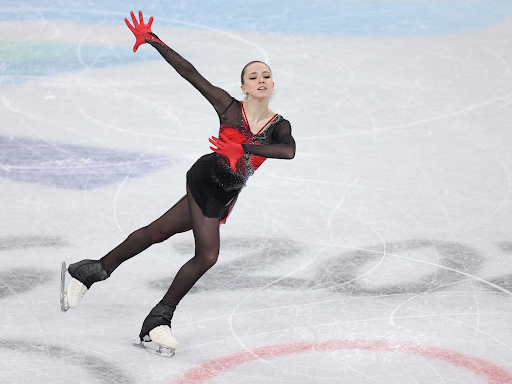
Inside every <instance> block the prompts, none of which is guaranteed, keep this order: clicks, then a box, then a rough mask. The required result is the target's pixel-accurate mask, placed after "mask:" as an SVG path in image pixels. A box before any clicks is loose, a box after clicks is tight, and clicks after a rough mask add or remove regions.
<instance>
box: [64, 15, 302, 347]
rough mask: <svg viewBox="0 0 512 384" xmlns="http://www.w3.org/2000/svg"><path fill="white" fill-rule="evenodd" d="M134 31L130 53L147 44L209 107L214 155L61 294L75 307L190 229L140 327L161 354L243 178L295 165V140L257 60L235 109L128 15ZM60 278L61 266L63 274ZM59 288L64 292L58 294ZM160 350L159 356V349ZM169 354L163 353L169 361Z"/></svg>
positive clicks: (77, 271) (84, 264) (172, 342)
mask: <svg viewBox="0 0 512 384" xmlns="http://www.w3.org/2000/svg"><path fill="white" fill-rule="evenodd" d="M131 17H132V20H133V24H134V25H133V26H132V25H131V24H130V22H129V21H128V20H127V19H126V18H125V22H126V24H127V26H128V28H130V30H131V31H132V32H133V34H134V35H135V38H136V42H135V46H134V47H133V51H134V52H136V51H137V49H138V47H139V46H140V45H141V44H144V43H148V44H151V45H152V46H153V47H154V48H156V49H157V50H158V52H159V53H160V54H161V55H162V56H163V58H164V59H165V60H166V61H167V62H168V63H169V64H170V65H171V66H172V67H173V68H174V69H175V70H176V71H177V72H178V73H179V74H180V75H181V76H182V77H183V78H185V79H186V80H187V81H188V82H190V83H191V84H192V85H193V86H194V87H195V88H196V89H197V90H198V91H199V92H201V94H202V95H203V96H204V97H205V98H206V99H207V100H208V101H209V102H210V103H211V104H212V106H213V107H214V108H215V110H216V112H217V114H218V116H219V119H220V131H219V138H217V137H214V136H212V137H211V138H210V139H209V141H210V143H211V144H212V146H211V147H210V148H211V149H212V151H213V152H211V153H209V154H207V155H204V156H202V157H201V158H199V159H198V160H197V161H196V162H195V164H194V165H193V166H192V167H191V168H190V170H189V171H188V172H187V180H186V194H185V196H183V197H182V198H181V199H180V200H179V201H178V202H177V203H176V204H175V205H174V206H173V207H172V208H171V209H169V210H168V211H167V212H166V213H165V214H164V215H163V216H161V217H160V218H158V219H157V220H155V221H154V222H152V223H151V224H149V225H148V226H146V227H142V228H140V229H138V230H136V231H135V232H133V233H132V234H130V235H129V236H128V237H127V238H126V240H125V241H123V242H122V243H121V244H120V245H118V246H117V247H116V248H114V249H113V250H112V251H110V252H109V253H108V254H107V255H105V256H104V257H102V258H101V259H99V260H82V261H80V262H77V263H75V264H71V265H70V266H69V268H68V272H69V274H70V275H71V277H72V280H71V282H70V284H69V286H68V288H67V291H66V293H65V296H64V293H63V297H65V299H63V301H64V300H66V301H67V306H68V307H70V308H74V307H76V306H77V305H78V303H79V302H80V300H81V298H82V297H83V295H84V294H85V293H86V292H87V290H88V289H90V288H91V285H92V284H94V283H96V282H98V281H102V280H105V279H107V278H108V277H109V276H110V275H111V274H112V272H113V271H114V270H115V269H116V268H117V267H118V266H119V265H120V264H121V263H123V262H124V261H126V260H128V259H130V258H131V257H133V256H135V255H137V254H139V253H140V252H142V251H144V250H145V249H146V248H148V247H150V246H151V245H152V244H155V243H160V242H162V241H164V240H167V239H168V238H169V237H171V236H173V235H175V234H177V233H181V232H186V231H189V230H192V232H193V234H194V241H195V254H194V257H192V258H191V259H190V260H189V261H188V262H186V263H185V264H184V265H183V266H182V267H181V269H180V270H179V271H178V273H177V274H176V277H175V278H174V280H173V282H172V284H171V286H170V287H169V290H168V291H167V293H166V294H165V295H164V297H163V299H162V300H161V301H160V302H159V303H158V304H157V305H156V306H155V307H154V308H153V309H152V310H151V311H150V313H149V315H148V316H147V317H146V319H145V320H144V322H143V324H142V330H141V332H140V335H139V338H140V343H139V345H138V346H140V347H141V348H143V349H152V348H147V347H146V346H145V345H144V342H149V341H152V342H154V343H156V344H158V345H160V347H159V352H157V353H160V354H165V352H168V353H169V352H170V353H171V354H172V355H174V350H175V349H176V348H177V347H178V342H177V341H176V339H175V338H174V336H173V334H172V331H171V319H172V316H173V313H174V311H175V309H176V306H177V305H178V303H179V302H180V300H181V299H182V298H183V296H185V294H186V293H187V292H188V291H189V290H190V288H192V286H193V285H194V284H195V282H196V281H197V280H198V279H199V278H200V277H201V276H202V275H203V274H204V273H205V272H206V271H208V270H209V269H210V268H211V267H212V266H213V265H214V264H215V263H216V262H217V258H218V256H219V243H220V239H219V227H220V225H221V224H223V223H225V222H226V219H227V217H228V215H229V214H230V212H231V210H232V209H233V206H234V205H235V202H236V200H237V198H238V195H239V193H240V191H241V190H242V188H243V187H244V186H245V184H246V181H247V179H248V178H249V176H251V175H252V174H253V173H254V172H255V171H256V169H258V167H259V166H260V165H261V164H262V163H263V162H264V161H265V160H266V158H277V159H293V157H294V156H295V140H294V139H293V137H292V133H291V126H290V122H289V121H288V120H286V119H284V118H283V117H282V116H281V115H278V114H276V113H275V112H273V111H272V110H270V109H269V107H268V104H269V100H270V96H271V94H272V92H273V90H274V82H273V78H272V71H271V70H270V68H269V67H268V66H267V65H266V64H265V63H263V62H261V61H253V62H250V63H249V64H247V65H246V66H245V67H244V68H243V70H242V74H241V82H242V85H241V89H242V91H243V92H244V93H245V95H246V96H247V98H246V100H245V101H243V102H240V101H238V100H236V99H234V98H233V97H232V96H230V95H229V94H228V93H227V92H226V91H224V90H223V89H221V88H218V87H215V86H213V85H212V84H210V83H209V82H208V81H207V80H206V79H205V78H204V77H203V76H201V75H200V74H199V72H198V71H197V70H196V69H195V68H194V66H193V65H192V64H191V63H190V62H188V61H187V60H185V59H184V58H182V57H181V56H180V55H179V54H177V53H176V52H175V51H173V50H172V49H171V48H169V47H168V46H167V45H166V44H165V43H164V42H162V40H160V39H159V38H158V36H157V35H155V34H154V33H152V32H151V24H152V23H153V17H151V18H150V19H149V21H148V23H147V24H144V21H143V15H142V12H141V11H139V22H137V19H136V17H135V15H134V14H133V12H131ZM64 272H65V267H64ZM62 289H63V288H62ZM162 348H163V349H162ZM168 355H169V354H168Z"/></svg>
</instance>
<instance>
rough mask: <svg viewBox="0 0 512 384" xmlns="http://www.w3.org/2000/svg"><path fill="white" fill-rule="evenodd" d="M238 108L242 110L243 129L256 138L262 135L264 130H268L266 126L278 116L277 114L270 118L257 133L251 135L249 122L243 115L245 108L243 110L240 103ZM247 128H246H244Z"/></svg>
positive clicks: (242, 105) (242, 104)
mask: <svg viewBox="0 0 512 384" xmlns="http://www.w3.org/2000/svg"><path fill="white" fill-rule="evenodd" d="M240 106H241V110H242V119H243V121H244V129H245V130H246V131H249V133H250V134H251V135H253V136H258V135H260V134H262V133H263V132H264V131H265V129H266V128H268V125H269V124H270V123H271V122H273V121H274V120H275V119H276V118H277V117H278V116H279V114H277V113H276V114H275V115H274V116H272V118H271V119H270V120H269V121H268V122H267V123H266V124H265V125H264V126H263V127H262V128H261V129H260V130H259V132H258V133H252V131H251V127H250V126H249V120H248V119H247V115H246V114H245V108H244V103H243V102H242V101H241V102H240ZM246 126H247V128H246Z"/></svg>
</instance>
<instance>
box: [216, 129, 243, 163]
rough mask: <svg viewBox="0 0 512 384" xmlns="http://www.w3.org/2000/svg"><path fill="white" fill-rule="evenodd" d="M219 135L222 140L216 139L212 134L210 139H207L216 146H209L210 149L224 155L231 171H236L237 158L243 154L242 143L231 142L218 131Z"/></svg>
mask: <svg viewBox="0 0 512 384" xmlns="http://www.w3.org/2000/svg"><path fill="white" fill-rule="evenodd" d="M219 136H220V138H221V139H222V140H220V139H217V138H216V137H215V136H212V137H211V139H208V140H209V141H210V143H212V144H213V145H215V146H216V147H217V148H213V147H210V149H211V150H212V151H215V152H217V153H220V154H221V155H224V156H226V157H227V158H228V159H229V166H230V167H231V169H232V170H233V171H236V163H237V162H238V159H240V158H241V157H242V155H243V154H244V149H243V147H242V144H237V143H234V142H232V141H231V140H229V139H228V138H227V136H226V135H224V134H223V133H219Z"/></svg>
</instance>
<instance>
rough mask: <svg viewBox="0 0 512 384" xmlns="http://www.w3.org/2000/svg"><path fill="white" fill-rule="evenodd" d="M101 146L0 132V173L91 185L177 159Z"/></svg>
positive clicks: (69, 186)
mask: <svg viewBox="0 0 512 384" xmlns="http://www.w3.org/2000/svg"><path fill="white" fill-rule="evenodd" d="M178 161H179V160H178V159H177V158H168V157H159V156H154V155H147V154H141V153H134V152H121V151H113V150H110V149H105V148H96V147H88V146H81V145H70V144H62V143H55V142H47V141H43V140H33V139H26V138H13V137H7V136H0V176H1V177H5V178H8V179H10V180H15V181H23V182H29V183H38V184H43V185H48V186H54V187H57V188H67V189H78V190H84V189H93V188H98V187H103V186H106V185H109V184H112V183H115V182H117V181H120V180H123V179H124V178H125V177H126V176H127V175H129V176H130V177H137V176H142V175H144V174H147V173H149V172H154V171H157V170H159V169H161V168H163V167H165V166H167V165H170V164H174V163H176V162H178Z"/></svg>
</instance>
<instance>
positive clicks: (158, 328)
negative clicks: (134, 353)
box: [139, 303, 178, 349]
mask: <svg viewBox="0 0 512 384" xmlns="http://www.w3.org/2000/svg"><path fill="white" fill-rule="evenodd" d="M175 309H176V308H172V307H170V306H168V305H166V304H163V303H158V304H157V305H156V306H155V307H154V308H153V309H152V310H151V312H150V313H149V315H148V316H147V317H146V319H145V320H144V323H143V324H142V329H141V331H140V334H139V338H140V340H141V341H153V342H154V343H157V344H160V345H162V346H164V347H167V348H172V349H176V348H178V342H177V341H176V339H175V338H174V335H173V334H172V331H171V320H172V315H173V314H174V310H175Z"/></svg>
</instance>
